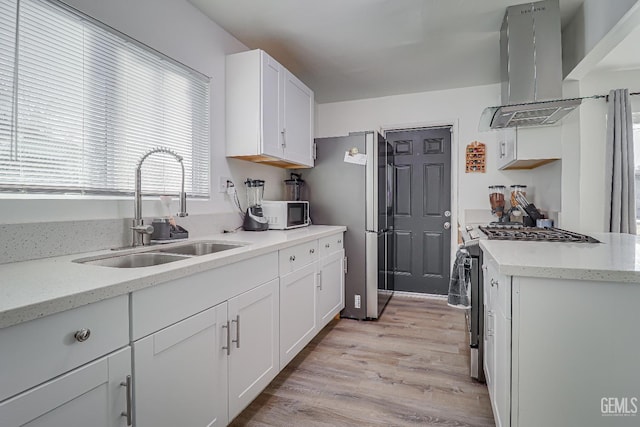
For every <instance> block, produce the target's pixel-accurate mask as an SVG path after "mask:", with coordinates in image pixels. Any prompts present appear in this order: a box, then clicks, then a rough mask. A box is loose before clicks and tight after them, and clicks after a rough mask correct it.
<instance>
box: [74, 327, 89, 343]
mask: <svg viewBox="0 0 640 427" xmlns="http://www.w3.org/2000/svg"><path fill="white" fill-rule="evenodd" d="M90 336H91V329H89V328H82V329H80V330H79V331H77V332H76V333H75V334H73V337H74V338H75V339H76V341H78V342H85V341H86V340H88V339H89V337H90Z"/></svg>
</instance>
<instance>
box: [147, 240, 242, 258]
mask: <svg viewBox="0 0 640 427" xmlns="http://www.w3.org/2000/svg"><path fill="white" fill-rule="evenodd" d="M242 246H245V245H244V244H237V243H220V242H193V243H189V244H186V245H181V246H175V247H172V248H162V249H156V250H155V251H154V252H156V253H158V254H159V253H161V252H162V253H167V254H180V255H196V256H198V255H208V254H215V253H217V252H222V251H227V250H229V249H235V248H239V247H242Z"/></svg>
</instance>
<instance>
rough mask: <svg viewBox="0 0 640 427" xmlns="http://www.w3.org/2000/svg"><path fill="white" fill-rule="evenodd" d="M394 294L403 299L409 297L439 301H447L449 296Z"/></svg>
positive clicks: (398, 292) (400, 292)
mask: <svg viewBox="0 0 640 427" xmlns="http://www.w3.org/2000/svg"><path fill="white" fill-rule="evenodd" d="M393 294H394V295H398V296H401V297H408V298H419V299H437V300H446V299H447V295H436V294H422V293H417V292H404V291H393Z"/></svg>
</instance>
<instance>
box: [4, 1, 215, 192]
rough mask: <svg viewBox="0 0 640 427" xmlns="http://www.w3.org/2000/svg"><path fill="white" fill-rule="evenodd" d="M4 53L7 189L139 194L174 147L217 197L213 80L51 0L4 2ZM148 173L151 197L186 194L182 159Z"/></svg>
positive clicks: (188, 171)
mask: <svg viewBox="0 0 640 427" xmlns="http://www.w3.org/2000/svg"><path fill="white" fill-rule="evenodd" d="M17 10H19V14H16V11H17ZM16 22H18V25H16ZM16 39H17V41H18V44H17V51H16ZM16 53H17V54H16ZM0 54H1V56H0V190H3V191H24V192H63V193H64V192H69V193H74V192H77V193H86V194H92V193H93V194H130V193H132V192H133V187H134V171H135V167H136V165H137V162H138V160H139V159H140V157H141V156H142V155H143V154H145V153H146V152H147V151H148V150H150V149H151V148H153V147H156V146H166V147H169V148H171V149H172V150H174V151H175V152H177V153H178V154H180V155H181V156H182V157H183V158H184V160H183V163H184V166H185V176H186V181H185V186H186V190H187V193H188V194H189V196H196V197H207V196H208V195H209V82H208V79H206V78H203V77H202V76H201V75H199V74H197V73H195V72H193V71H192V70H189V69H187V68H186V67H183V66H179V65H177V64H176V63H174V62H173V61H171V60H168V59H167V58H166V57H163V56H162V55H160V54H158V53H157V52H154V51H151V50H150V49H148V48H146V47H144V46H142V45H140V44H138V43H136V42H134V41H132V40H131V39H129V38H127V37H126V36H123V35H121V34H119V33H117V32H115V31H111V30H108V29H107V28H106V27H104V26H103V25H101V24H99V23H96V22H95V21H93V20H91V19H90V18H87V17H83V16H82V15H80V14H79V13H77V12H75V11H72V10H70V9H69V8H68V7H67V6H64V5H62V4H60V3H57V2H56V1H51V0H21V1H20V5H19V8H18V3H17V2H16V0H3V1H2V2H1V3H0ZM15 58H17V60H18V62H17V66H15V65H16V64H15V63H14V59H15ZM16 71H17V74H16ZM16 82H17V86H14V84H15V83H16ZM16 88H17V90H16ZM14 95H17V97H16V96H14ZM16 124H17V127H16V126H14V125H16ZM142 173H143V176H144V178H143V182H142V184H143V191H144V192H147V193H154V194H174V193H177V192H178V191H179V189H180V180H181V168H180V165H179V164H178V163H177V162H176V161H175V159H173V157H170V156H165V155H154V156H151V157H149V158H148V159H147V160H146V161H145V163H144V165H143V172H142Z"/></svg>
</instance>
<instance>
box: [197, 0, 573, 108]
mask: <svg viewBox="0 0 640 427" xmlns="http://www.w3.org/2000/svg"><path fill="white" fill-rule="evenodd" d="M189 1H190V2H191V3H192V4H193V5H195V6H196V7H197V8H198V9H200V10H201V11H202V12H203V13H205V14H206V15H208V16H209V17H210V18H211V19H212V20H213V21H215V22H216V23H218V24H219V25H220V26H222V27H223V28H224V29H225V30H227V31H228V32H229V33H231V34H232V35H233V36H235V37H236V38H237V39H238V40H240V41H241V42H242V43H244V44H245V45H247V46H248V47H249V48H251V49H255V48H260V49H263V50H265V51H266V52H268V53H269V54H270V55H271V56H273V57H274V58H275V59H276V60H277V61H278V62H280V63H281V64H282V65H284V66H285V67H286V68H287V69H289V70H290V71H291V72H292V73H293V74H295V75H296V76H298V77H299V78H300V79H301V80H302V81H304V82H305V83H306V84H307V85H308V86H309V87H311V88H312V89H313V90H314V92H315V97H316V102H318V103H327V102H337V101H346V100H353V99H363V98H373V97H379V96H386V95H395V94H402V93H413V92H423V91H431V90H440V89H451V88H456V87H468V86H476V85H484V84H491V83H497V82H499V81H500V72H499V56H500V52H499V31H500V25H501V23H502V18H503V16H504V13H505V9H506V7H507V6H510V5H513V4H521V3H526V1H523V0H322V1H312V0H271V1H265V0H232V1H230V0H189ZM583 1H584V0H560V9H561V13H562V23H563V25H565V24H566V23H567V22H568V21H569V20H570V18H571V17H572V16H573V15H574V14H575V12H576V10H577V9H578V7H579V6H580V5H581V4H582V3H583Z"/></svg>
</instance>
